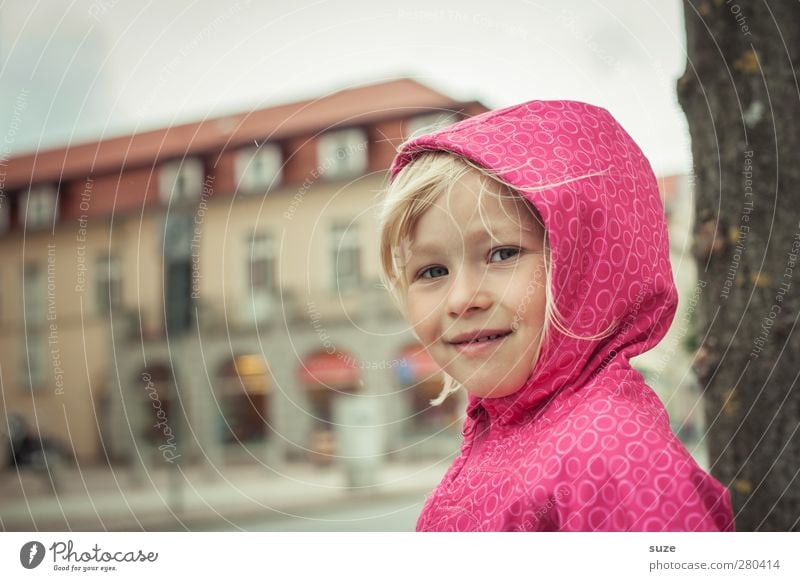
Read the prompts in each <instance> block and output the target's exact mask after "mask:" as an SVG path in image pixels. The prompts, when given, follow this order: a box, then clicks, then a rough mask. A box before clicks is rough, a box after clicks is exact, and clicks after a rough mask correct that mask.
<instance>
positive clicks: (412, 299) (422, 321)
mask: <svg viewBox="0 0 800 581" xmlns="http://www.w3.org/2000/svg"><path fill="white" fill-rule="evenodd" d="M429 303H430V300H429V299H426V298H425V297H422V296H420V295H418V294H415V293H412V292H409V294H408V323H409V325H411V326H412V327H413V328H414V332H415V333H416V334H417V336H418V337H420V338H421V339H423V340H424V339H426V338H427V339H429V338H430V337H429V335H430V334H431V332H432V330H433V328H434V327H435V321H436V318H435V315H434V313H433V312H432V310H431V307H430V304H429Z"/></svg>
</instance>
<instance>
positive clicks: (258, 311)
mask: <svg viewBox="0 0 800 581" xmlns="http://www.w3.org/2000/svg"><path fill="white" fill-rule="evenodd" d="M247 257H248V269H247V274H248V281H247V282H248V287H249V294H250V302H249V304H248V305H247V311H246V312H245V320H246V321H247V322H248V324H249V323H252V322H255V323H256V324H257V323H262V322H264V321H267V320H269V319H270V318H271V317H272V315H273V310H274V304H273V300H274V297H273V295H274V293H275V291H276V288H277V284H276V281H275V246H274V241H273V238H272V236H270V235H269V234H266V233H264V232H258V233H256V234H254V235H253V236H251V237H249V238H248V245H247Z"/></svg>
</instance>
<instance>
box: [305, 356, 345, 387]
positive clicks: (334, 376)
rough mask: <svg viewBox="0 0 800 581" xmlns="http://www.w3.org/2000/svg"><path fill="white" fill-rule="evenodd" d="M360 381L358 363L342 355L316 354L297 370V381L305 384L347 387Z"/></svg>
mask: <svg viewBox="0 0 800 581" xmlns="http://www.w3.org/2000/svg"><path fill="white" fill-rule="evenodd" d="M358 379H359V371H358V367H357V366H356V361H355V360H354V359H353V358H352V357H349V356H346V355H343V354H341V353H326V352H322V353H315V354H314V355H310V356H308V357H306V358H305V359H304V360H303V362H302V363H301V364H300V367H299V368H298V370H297V380H298V381H299V382H300V383H304V384H323V385H345V384H353V383H356V382H357V381H358Z"/></svg>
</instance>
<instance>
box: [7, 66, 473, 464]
mask: <svg viewBox="0 0 800 581" xmlns="http://www.w3.org/2000/svg"><path fill="white" fill-rule="evenodd" d="M486 110H487V108H486V107H484V106H483V105H481V104H480V103H477V102H468V103H463V102H457V101H454V100H453V99H451V98H449V97H447V96H446V95H443V94H440V93H438V92H436V91H433V90H431V89H430V88H428V87H426V86H423V85H421V84H419V83H417V82H415V81H411V80H406V79H403V80H398V81H394V82H387V83H382V84H376V85H369V86H362V87H359V88H354V89H351V90H344V91H340V92H337V93H333V94H330V95H326V96H322V97H320V98H318V99H313V100H308V101H300V102H294V103H289V104H285V105H280V106H275V107H270V108H266V109H261V110H257V111H252V112H246V113H241V114H238V115H231V116H227V117H221V118H216V119H208V120H203V121H201V122H197V123H190V124H186V125H180V126H172V127H168V128H164V129H159V130H155V131H149V132H146V133H139V134H135V135H128V136H122V137H114V138H111V139H104V140H102V141H99V142H95V143H84V144H78V145H70V146H68V147H64V148H61V149H56V150H49V151H40V152H37V153H32V154H29V155H22V156H18V157H15V158H12V159H9V160H8V161H7V163H6V165H5V167H2V168H1V169H2V170H3V175H2V182H0V191H1V192H2V194H3V198H2V203H1V204H0V231H2V235H0V248H2V254H0V256H2V258H1V259H0V309H1V310H0V379H1V380H2V393H3V398H2V401H0V406H2V407H1V408H0V411H1V412H3V414H4V415H5V414H9V413H21V414H23V415H24V416H26V417H27V418H28V419H29V420H30V421H31V423H32V424H33V425H35V426H37V427H38V428H39V429H40V430H41V431H42V432H46V433H49V434H53V435H56V436H58V437H60V438H61V439H62V440H63V441H64V442H65V443H68V444H69V445H71V446H72V448H73V450H74V452H75V454H76V456H77V457H78V458H79V459H80V460H81V461H84V462H92V461H111V462H114V461H122V462H126V461H127V462H130V461H134V462H136V463H139V462H144V463H145V465H147V464H148V463H152V462H163V461H164V460H167V461H193V460H203V461H213V462H215V463H227V462H241V461H253V460H254V459H259V460H261V461H264V460H266V461H269V462H281V461H284V460H292V459H297V460H318V461H321V462H325V461H328V460H330V456H329V454H331V453H335V418H334V417H333V414H334V409H335V405H334V403H335V400H336V399H337V398H346V397H358V396H364V395H366V396H371V397H370V399H371V400H373V401H374V402H375V405H376V406H378V408H379V409H378V413H379V416H380V418H381V424H382V425H383V426H385V429H384V430H383V431H384V432H385V438H386V443H385V449H386V451H387V452H388V453H389V455H390V457H391V456H396V457H403V456H409V455H415V454H426V453H437V451H438V449H437V446H439V447H440V448H442V449H445V450H447V453H450V452H452V446H453V438H454V435H455V436H457V435H458V433H459V430H460V413H461V409H462V408H463V403H464V402H463V398H461V400H458V398H451V400H452V401H450V402H448V403H447V405H445V406H443V407H442V408H433V409H428V408H429V406H428V400H429V399H430V398H431V397H433V396H435V395H436V394H438V392H439V390H440V387H441V378H440V374H439V371H438V369H437V368H436V366H435V365H434V364H433V362H432V361H431V360H430V358H429V357H428V356H427V355H426V354H425V352H424V351H421V349H420V348H419V345H418V343H417V341H416V339H415V338H414V337H413V335H412V334H411V332H410V331H409V330H408V328H407V324H406V323H405V322H404V321H403V320H402V318H401V316H400V314H399V312H398V311H397V309H396V308H395V306H394V305H393V304H392V303H391V300H390V298H389V296H388V294H387V293H386V291H385V290H384V289H383V288H382V287H381V285H380V282H379V277H378V256H377V247H378V238H377V234H378V233H377V221H376V210H377V203H378V201H379V198H378V196H379V195H380V193H381V190H382V188H383V187H384V186H385V184H386V177H387V170H388V167H389V164H390V163H391V161H392V159H393V157H394V154H395V152H396V148H397V146H398V145H399V144H400V143H401V142H402V141H403V140H404V139H406V138H408V137H409V136H410V135H412V134H413V133H415V132H419V131H424V130H426V129H431V128H434V127H437V126H441V125H443V124H447V123H451V122H454V121H457V120H459V119H462V118H465V117H467V116H471V115H474V114H477V113H480V112H483V111H486ZM178 458H180V460H178Z"/></svg>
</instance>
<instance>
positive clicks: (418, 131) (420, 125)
mask: <svg viewBox="0 0 800 581" xmlns="http://www.w3.org/2000/svg"><path fill="white" fill-rule="evenodd" d="M456 121H458V114H456V113H451V112H446V111H442V112H439V113H425V114H424V115H417V116H416V117H412V118H411V119H409V120H408V121H407V122H406V130H405V135H406V139H411V138H412V137H416V136H417V135H422V134H424V133H431V132H433V131H436V130H437V129H441V128H442V127H447V126H448V125H452V124H453V123H455V122H456Z"/></svg>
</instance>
